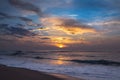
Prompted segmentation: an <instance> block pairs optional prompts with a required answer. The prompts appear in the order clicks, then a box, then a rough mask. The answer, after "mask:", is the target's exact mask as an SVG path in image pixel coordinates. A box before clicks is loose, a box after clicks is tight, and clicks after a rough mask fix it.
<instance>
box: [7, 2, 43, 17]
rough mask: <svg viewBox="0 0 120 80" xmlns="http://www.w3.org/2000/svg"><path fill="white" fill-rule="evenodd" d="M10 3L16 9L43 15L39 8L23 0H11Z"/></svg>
mask: <svg viewBox="0 0 120 80" xmlns="http://www.w3.org/2000/svg"><path fill="white" fill-rule="evenodd" d="M9 3H10V4H11V5H13V6H15V7H16V8H19V9H22V10H26V11H31V12H35V13H36V14H38V15H39V16H42V15H43V13H42V11H41V9H40V8H38V7H37V6H35V5H33V4H32V3H29V2H25V1H23V0H9Z"/></svg>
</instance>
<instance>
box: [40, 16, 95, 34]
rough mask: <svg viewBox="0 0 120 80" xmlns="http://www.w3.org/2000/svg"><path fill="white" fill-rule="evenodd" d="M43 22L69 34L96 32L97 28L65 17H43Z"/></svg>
mask: <svg viewBox="0 0 120 80" xmlns="http://www.w3.org/2000/svg"><path fill="white" fill-rule="evenodd" d="M40 20H41V23H42V24H43V25H44V26H46V27H49V28H51V29H53V30H58V31H63V32H65V33H67V34H84V33H95V32H96V30H95V29H94V28H92V27H90V26H87V25H85V24H82V23H81V22H80V21H78V20H77V19H73V18H64V17H45V18H41V19H40Z"/></svg>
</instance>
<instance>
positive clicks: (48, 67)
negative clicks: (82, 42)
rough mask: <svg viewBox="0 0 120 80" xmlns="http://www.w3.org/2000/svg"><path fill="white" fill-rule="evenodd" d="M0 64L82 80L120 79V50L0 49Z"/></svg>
mask: <svg viewBox="0 0 120 80" xmlns="http://www.w3.org/2000/svg"><path fill="white" fill-rule="evenodd" d="M0 64H4V65H7V66H12V67H20V68H27V69H31V70H36V71H43V72H47V73H56V74H65V75H69V76H72V77H76V78H82V79H84V80H120V52H95V51H90V52H83V51H60V50H52V51H51V50H42V51H23V52H21V53H18V54H15V51H0Z"/></svg>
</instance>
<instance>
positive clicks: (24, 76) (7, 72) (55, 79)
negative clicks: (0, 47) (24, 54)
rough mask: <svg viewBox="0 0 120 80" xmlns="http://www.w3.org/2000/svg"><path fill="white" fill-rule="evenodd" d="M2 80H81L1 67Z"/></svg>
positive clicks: (0, 78)
mask: <svg viewBox="0 0 120 80" xmlns="http://www.w3.org/2000/svg"><path fill="white" fill-rule="evenodd" d="M0 80H81V79H77V78H73V77H70V76H65V75H61V74H47V73H44V72H38V71H33V70H28V69H23V68H15V67H7V66H4V65H0Z"/></svg>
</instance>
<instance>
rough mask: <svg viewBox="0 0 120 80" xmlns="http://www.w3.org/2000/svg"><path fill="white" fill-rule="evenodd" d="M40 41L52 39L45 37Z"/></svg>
mask: <svg viewBox="0 0 120 80" xmlns="http://www.w3.org/2000/svg"><path fill="white" fill-rule="evenodd" d="M40 39H43V40H48V39H50V38H48V37H43V38H40Z"/></svg>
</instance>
